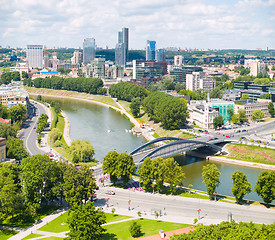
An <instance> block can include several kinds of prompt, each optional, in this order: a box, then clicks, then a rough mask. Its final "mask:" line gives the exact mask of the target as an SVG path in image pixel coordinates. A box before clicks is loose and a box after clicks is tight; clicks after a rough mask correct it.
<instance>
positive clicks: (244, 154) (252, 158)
mask: <svg viewBox="0 0 275 240" xmlns="http://www.w3.org/2000/svg"><path fill="white" fill-rule="evenodd" d="M225 148H226V149H227V151H228V152H229V154H228V155H227V156H226V157H228V158H231V159H236V160H241V161H247V162H255V163H262V164H269V165H275V161H274V160H271V159H275V149H271V148H264V147H258V146H253V145H244V144H238V143H229V144H227V145H226V147H225ZM268 157H270V158H271V159H268Z"/></svg>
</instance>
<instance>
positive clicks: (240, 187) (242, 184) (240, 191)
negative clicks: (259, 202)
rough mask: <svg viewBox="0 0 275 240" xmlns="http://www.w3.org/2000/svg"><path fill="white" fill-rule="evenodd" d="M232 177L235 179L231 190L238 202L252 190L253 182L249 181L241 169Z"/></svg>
mask: <svg viewBox="0 0 275 240" xmlns="http://www.w3.org/2000/svg"><path fill="white" fill-rule="evenodd" d="M231 179H232V180H233V187H232V189H231V192H232V193H233V195H234V196H235V198H236V201H237V202H242V201H243V197H244V195H245V194H247V193H250V192H251V184H250V183H249V182H248V181H247V178H246V175H245V174H244V173H243V172H241V171H235V172H234V173H233V174H232V178H231Z"/></svg>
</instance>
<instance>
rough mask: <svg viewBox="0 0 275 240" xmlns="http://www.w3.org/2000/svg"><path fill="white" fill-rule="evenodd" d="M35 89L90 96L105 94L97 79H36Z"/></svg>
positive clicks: (34, 82) (100, 81)
mask: <svg viewBox="0 0 275 240" xmlns="http://www.w3.org/2000/svg"><path fill="white" fill-rule="evenodd" d="M33 86H34V87H36V88H50V89H57V90H61V89H63V90H69V91H77V92H85V93H91V94H106V92H107V90H106V89H105V88H103V81H102V80H101V79H99V78H84V77H78V78H62V77H56V76H53V77H51V78H48V77H46V78H36V79H34V81H33Z"/></svg>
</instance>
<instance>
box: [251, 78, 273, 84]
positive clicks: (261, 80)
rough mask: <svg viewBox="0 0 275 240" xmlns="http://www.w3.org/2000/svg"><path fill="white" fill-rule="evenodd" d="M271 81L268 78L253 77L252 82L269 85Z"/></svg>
mask: <svg viewBox="0 0 275 240" xmlns="http://www.w3.org/2000/svg"><path fill="white" fill-rule="evenodd" d="M270 82H271V79H270V78H255V80H254V84H259V85H269V84H270Z"/></svg>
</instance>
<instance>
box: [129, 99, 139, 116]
mask: <svg viewBox="0 0 275 240" xmlns="http://www.w3.org/2000/svg"><path fill="white" fill-rule="evenodd" d="M140 106H141V99H140V97H137V98H133V99H132V102H131V104H130V109H131V112H132V114H133V115H134V117H137V116H138V115H139V114H140Z"/></svg>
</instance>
